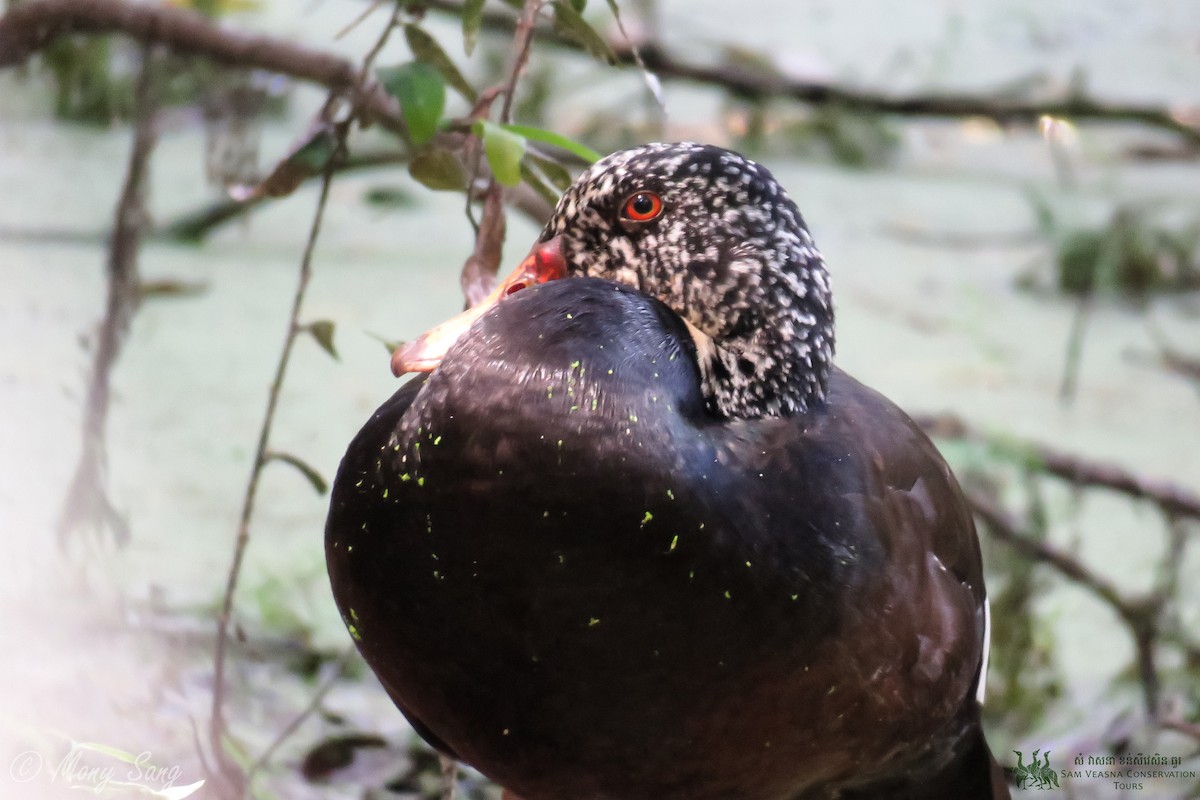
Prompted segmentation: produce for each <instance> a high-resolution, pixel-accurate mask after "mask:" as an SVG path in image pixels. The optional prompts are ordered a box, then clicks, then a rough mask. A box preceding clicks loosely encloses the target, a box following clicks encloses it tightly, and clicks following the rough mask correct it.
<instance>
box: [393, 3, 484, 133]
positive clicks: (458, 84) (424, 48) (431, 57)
mask: <svg viewBox="0 0 1200 800" xmlns="http://www.w3.org/2000/svg"><path fill="white" fill-rule="evenodd" d="M404 38H405V40H406V41H407V42H408V49H410V50H412V54H413V55H414V56H416V58H417V60H418V61H420V62H422V63H424V64H428V65H429V66H431V67H433V68H434V69H436V70H437V71H438V73H439V74H440V75H441V76H442V80H444V81H445V82H446V84H447V85H448V86H450V87H451V88H452V89H454V91H456V92H458V93H459V94H461V95H462V96H463V97H465V98H466V99H467V102H469V103H474V102H475V98H476V97H478V92H476V91H475V87H474V86H472V85H471V84H470V83H468V82H467V79H466V78H464V77H463V74H462V73H461V72H459V70H458V67H457V66H456V65H455V64H454V61H453V60H451V58H450V56H448V55H447V54H446V51H445V50H443V49H442V46H441V45H440V44H438V41H437V39H434V38H433V37H432V36H430V35H429V33H428V32H427V31H426V30H425V29H424V28H421V27H420V26H418V25H413V24H412V23H409V24H408V25H405V26H404ZM440 113H441V112H440V111H439V115H440Z"/></svg>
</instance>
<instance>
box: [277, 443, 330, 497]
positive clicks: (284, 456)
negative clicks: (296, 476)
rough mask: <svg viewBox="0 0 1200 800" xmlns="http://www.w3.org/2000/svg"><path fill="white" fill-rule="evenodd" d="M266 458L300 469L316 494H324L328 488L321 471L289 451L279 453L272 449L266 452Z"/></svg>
mask: <svg viewBox="0 0 1200 800" xmlns="http://www.w3.org/2000/svg"><path fill="white" fill-rule="evenodd" d="M266 460H267V461H282V462H284V463H285V464H291V465H292V466H293V467H295V468H296V469H298V470H299V471H300V474H301V475H303V476H304V477H305V478H307V479H308V482H309V483H311V484H312V487H313V489H315V490H316V491H317V494H325V492H327V491H328V490H329V484H327V483H326V482H325V479H324V478H322V477H321V473H319V472H317V471H316V470H315V469H314V468H313V467H312V466H311V465H309V464H307V463H305V462H304V461H302V460H300V458H298V457H297V456H294V455H292V454H291V453H280V452H276V451H274V450H273V451H271V452H270V453H267V459H266Z"/></svg>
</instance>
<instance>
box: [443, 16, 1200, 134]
mask: <svg viewBox="0 0 1200 800" xmlns="http://www.w3.org/2000/svg"><path fill="white" fill-rule="evenodd" d="M426 5H428V6H429V7H430V8H432V9H434V10H437V11H442V12H446V13H450V14H455V15H461V13H462V3H460V2H456V0H426ZM516 26H517V21H516V18H515V17H514V16H513V15H512V14H509V13H507V12H504V11H499V10H487V11H485V12H484V14H483V19H482V27H483V28H484V29H486V30H491V31H495V32H501V33H505V34H511V33H512V32H514V31H515V30H516ZM537 35H538V38H539V39H541V40H543V41H545V42H547V43H550V44H554V45H556V46H559V47H564V48H569V49H572V50H581V49H582V48H581V47H580V46H579V45H578V44H576V43H575V42H573V41H571V40H569V39H567V38H565V37H563V36H560V35H559V34H557V33H555V32H554V31H552V30H550V29H549V28H548V27H546V26H544V25H539V26H538V29H537ZM612 47H613V50H614V51H615V52H616V54H617V61H618V63H619V64H621V65H623V66H637V52H640V54H641V58H642V61H643V63H644V65H645V68H646V69H648V70H649V71H651V72H653V73H654V74H655V75H657V76H658V77H659V78H661V79H663V80H675V81H686V82H690V83H701V84H704V85H706V86H717V87H720V88H723V89H725V90H726V91H728V92H730V93H732V94H735V95H739V96H741V97H748V98H755V99H766V98H771V97H780V98H787V99H791V100H796V101H799V102H802V103H808V104H810V105H835V106H839V107H842V108H846V109H850V110H852V111H862V112H871V113H877V114H895V115H897V116H907V117H934V118H947V117H985V118H988V119H992V120H994V121H996V122H998V123H1002V124H1009V123H1025V124H1033V123H1036V122H1037V121H1038V120H1039V119H1041V118H1042V117H1043V116H1051V117H1065V118H1067V119H1070V120H1072V121H1074V122H1130V123H1137V124H1140V125H1145V126H1147V127H1151V128H1158V129H1160V130H1165V131H1169V132H1170V133H1173V134H1175V135H1177V136H1180V137H1182V138H1183V139H1184V140H1186V141H1187V142H1188V144H1189V145H1190V146H1191V147H1192V148H1193V149H1200V128H1197V127H1195V126H1193V125H1189V124H1187V123H1186V122H1184V121H1183V120H1182V119H1180V118H1179V117H1178V115H1176V114H1174V113H1172V112H1171V111H1170V110H1168V109H1164V108H1161V107H1158V106H1151V105H1138V104H1117V103H1103V102H1100V101H1098V100H1094V99H1092V98H1090V97H1087V96H1086V95H1083V94H1081V93H1078V92H1075V93H1071V94H1068V95H1066V96H1064V97H1061V98H1059V99H1056V100H1048V101H1044V102H1037V101H1033V100H1023V99H1015V98H1011V97H1006V96H996V95H993V96H988V95H974V94H962V93H945V94H924V95H922V94H917V95H895V94H889V93H886V92H878V91H871V90H867V89H855V88H850V87H847V86H841V85H838V84H835V83H829V82H820V81H805V80H796V79H792V78H788V77H787V76H785V75H782V74H772V73H771V72H769V71H764V70H762V69H751V68H747V67H742V66H739V65H736V64H716V65H707V64H700V63H697V62H694V61H688V60H686V59H684V58H682V57H680V56H679V55H677V54H674V53H671V52H670V51H669V50H667V49H666V48H665V47H664V46H663V45H662V44H661V43H659V42H642V43H641V44H639V45H638V48H637V52H635V50H634V49H633V48H632V47H630V46H629V44H628V43H624V42H614V43H612Z"/></svg>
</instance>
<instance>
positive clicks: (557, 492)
mask: <svg viewBox="0 0 1200 800" xmlns="http://www.w3.org/2000/svg"><path fill="white" fill-rule="evenodd" d="M833 355H834V307H833V299H832V293H831V286H830V280H829V273H828V270H827V267H826V265H825V262H824V259H823V257H822V256H821V254H820V252H819V251H818V249H817V247H816V246H815V244H814V242H813V238H812V236H811V234H810V232H809V230H808V227H807V226H806V224H805V221H804V219H803V218H802V217H801V214H800V212H799V210H798V208H797V206H796V204H795V202H794V201H793V200H792V199H791V197H790V196H789V195H788V193H787V192H786V191H785V190H784V188H783V187H782V186H781V185H780V184H779V182H778V181H777V180H776V179H775V178H774V176H773V175H772V174H771V172H770V171H769V170H768V169H767V168H766V167H764V166H762V165H761V164H758V163H756V162H755V161H752V160H751V159H749V158H746V157H744V156H742V155H740V154H738V153H736V152H733V151H731V150H727V149H724V148H721V147H718V146H715V145H708V144H700V143H694V142H671V143H655V144H648V145H643V146H640V147H636V148H633V149H629V150H624V151H620V152H617V153H614V154H612V155H609V156H607V157H605V158H603V159H601V160H599V161H597V162H596V163H595V164H593V165H592V166H591V167H589V168H588V169H587V170H585V171H584V172H583V173H582V174H581V175H580V176H579V178H578V179H577V180H576V181H575V182H574V183H573V184H572V185H571V186H570V187H569V188H568V189H567V191H566V192H565V193H564V194H563V195H562V197H561V199H560V201H559V202H558V205H557V207H556V209H555V211H554V213H553V215H552V217H551V218H550V219H549V221H548V222H547V223H546V225H545V227H544V229H543V230H542V232H541V234H540V236H539V237H538V239H537V241H536V242H535V244H534V246H533V248H532V249H531V250H530V252H529V255H528V256H527V257H526V258H525V259H524V260H523V261H522V262H521V263H520V265H519V266H518V267H517V269H516V270H514V272H513V273H512V274H511V275H509V276H508V277H506V278H504V279H503V280H501V281H499V282H498V283H497V285H496V286H495V289H494V290H493V291H492V293H491V294H490V295H489V296H488V297H487V298H486V299H485V300H484V301H483V302H481V303H480V304H479V305H477V306H475V307H474V308H471V309H469V310H468V311H466V312H464V313H463V314H462V315H460V316H459V317H456V318H454V319H452V320H450V321H448V322H446V323H443V324H442V325H439V326H437V327H435V328H434V329H432V330H430V331H428V332H427V333H425V334H423V335H422V336H421V337H419V338H417V339H415V340H413V341H411V342H409V343H407V344H405V345H403V346H401V347H400V348H399V349H397V350H396V351H395V353H394V355H393V357H392V364H391V366H392V369H393V371H394V372H395V373H396V374H397V375H403V374H406V373H411V372H415V373H418V374H417V375H416V376H415V377H413V378H411V379H410V380H409V381H408V382H407V383H405V384H404V385H403V386H401V388H400V389H399V390H398V391H397V392H396V393H395V394H394V395H393V396H392V397H391V398H390V399H388V400H387V401H386V402H384V403H383V405H382V406H380V408H379V409H378V410H377V411H376V412H375V413H374V415H372V417H371V418H370V419H369V420H368V421H367V422H366V424H365V426H364V427H363V428H362V430H361V431H360V432H359V433H358V435H357V436H355V437H354V439H353V440H352V441H351V443H350V445H349V447H348V449H347V451H346V454H345V457H344V459H343V460H342V462H341V466H340V468H339V470H338V473H337V478H336V480H335V482H334V485H333V488H332V491H331V503H330V510H329V515H328V519H327V523H326V532H325V548H326V560H327V566H328V572H329V578H330V583H331V587H332V591H333V596H334V599H335V601H336V603H337V605H338V608H339V611H340V613H341V615H342V618H343V620H344V622H345V624H346V627H347V629H348V631H349V633H350V635H351V637H352V638H353V640H354V642H355V643H356V645H357V647H358V650H359V651H360V653H361V654H362V656H363V658H364V659H365V661H366V663H367V664H368V665H369V666H370V668H371V670H373V672H374V673H375V675H376V676H377V677H378V679H379V682H380V683H381V684H382V686H383V688H384V690H385V691H386V693H387V694H388V696H389V697H390V698H391V700H392V701H393V702H394V703H395V705H396V706H397V707H398V708H399V710H400V711H401V712H402V713H403V714H404V716H405V717H406V718H407V719H408V721H409V722H410V723H411V725H412V727H413V728H414V729H415V731H416V732H417V733H418V734H419V735H420V736H421V737H422V738H424V739H425V740H426V741H427V742H428V743H429V744H430V745H432V746H433V747H434V748H436V749H437V750H438V751H439V752H441V753H443V754H445V755H447V756H449V757H451V758H454V759H457V760H459V761H462V762H465V763H467V764H469V765H471V766H472V767H474V768H475V769H477V770H479V771H480V772H481V773H483V774H484V775H485V776H487V777H488V778H490V779H492V780H494V781H495V782H496V783H498V784H499V785H500V786H501V787H503V788H504V791H505V795H504V796H505V798H506V800H676V799H677V800H833V798H841V799H842V800H856V799H859V798H862V799H865V798H872V799H873V800H923V799H925V798H928V799H930V800H932V798H938V799H939V800H944V799H945V798H956V800H984V799H985V798H986V799H987V800H1000V799H1002V798H1008V797H1009V792H1008V788H1007V785H1006V782H1005V777H1004V773H1003V771H1002V770H1001V768H1000V767H999V766H998V765H997V763H996V761H995V759H994V758H993V757H992V755H991V752H990V750H989V747H988V744H987V741H986V738H985V736H984V732H983V729H982V725H981V716H980V714H981V711H980V709H981V702H982V690H983V686H984V681H985V673H986V661H987V649H988V629H989V624H990V622H989V612H988V605H987V597H986V592H985V587H984V574H983V564H982V559H981V554H980V547H979V541H978V538H977V535H976V531H975V527H974V522H973V519H972V514H971V511H970V508H969V505H968V503H967V501H966V500H965V499H964V496H963V493H962V491H961V490H960V487H959V485H958V483H957V482H956V480H955V478H954V475H953V474H952V472H951V470H950V468H949V467H948V466H947V464H946V461H945V460H944V459H943V458H942V456H941V455H940V453H939V452H938V450H937V448H936V447H935V446H934V444H933V443H932V442H931V441H930V440H929V439H928V438H927V437H926V435H925V434H924V433H923V432H922V431H921V429H920V428H919V427H918V426H917V425H916V424H914V422H913V421H912V420H911V419H910V418H909V417H908V416H907V415H906V414H905V413H904V412H903V411H901V410H900V409H899V408H898V407H897V406H896V405H894V404H893V403H891V402H890V401H889V400H887V399H886V398H885V397H884V396H883V395H881V394H879V393H878V392H876V391H874V390H872V389H870V388H868V387H866V386H865V385H863V384H861V383H859V382H858V381H856V380H855V379H854V378H852V377H851V376H850V375H848V374H846V373H845V372H843V371H841V370H840V369H839V368H838V367H837V366H835V365H834V363H833Z"/></svg>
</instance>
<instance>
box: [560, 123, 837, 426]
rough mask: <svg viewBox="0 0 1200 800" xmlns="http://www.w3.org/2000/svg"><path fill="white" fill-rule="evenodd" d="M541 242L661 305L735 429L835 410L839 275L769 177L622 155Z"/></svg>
mask: <svg viewBox="0 0 1200 800" xmlns="http://www.w3.org/2000/svg"><path fill="white" fill-rule="evenodd" d="M541 241H543V242H548V241H555V242H556V243H557V246H558V248H559V251H560V252H561V254H562V257H563V258H564V260H565V261H566V266H567V271H568V273H569V274H576V275H590V276H593V277H600V278H607V279H609V280H614V281H618V282H620V283H624V284H628V285H630V286H635V287H637V288H638V289H640V290H641V291H643V292H645V293H647V294H649V295H651V296H653V297H656V298H658V299H659V300H661V301H662V302H664V303H665V304H667V305H668V306H670V307H671V308H672V309H673V310H674V311H675V312H676V313H678V314H679V315H680V316H681V317H683V318H684V319H685V320H686V321H687V322H688V323H689V324H690V325H691V326H692V327H693V329H695V330H696V331H698V332H699V334H702V336H697V337H696V338H697V340H698V348H697V349H698V353H699V358H700V362H701V363H700V366H701V369H702V372H703V374H704V378H705V381H704V383H705V385H704V392H705V396H706V399H707V401H708V404H709V407H710V408H711V409H712V410H713V411H714V412H715V413H718V414H720V415H722V416H726V417H740V418H757V417H764V416H775V415H787V414H794V413H800V412H803V411H805V410H807V409H809V408H812V407H814V406H817V405H820V404H821V403H822V402H824V398H825V388H826V383H827V380H828V376H829V370H830V366H831V362H832V357H833V343H834V334H833V303H832V297H831V293H830V288H829V276H828V272H827V271H826V268H825V263H824V261H823V260H822V258H821V254H820V253H819V252H818V251H817V248H816V246H815V245H814V244H813V240H812V237H811V236H810V235H809V232H808V229H807V228H806V227H805V225H804V220H803V218H802V217H801V216H800V212H799V210H797V208H796V204H795V203H793V202H792V199H791V198H790V197H788V194H787V192H785V191H784V189H783V187H781V186H780V185H779V183H778V182H777V181H776V180H775V178H774V176H773V175H771V173H770V171H768V170H767V169H766V168H765V167H763V166H761V165H760V164H756V163H755V162H753V161H751V160H750V159H748V158H745V157H743V156H741V155H738V154H737V153H734V152H732V151H729V150H725V149H723V148H720V147H714V146H711V145H702V144H694V143H690V142H681V143H672V144H648V145H644V146H642V147H637V148H634V149H632V150H624V151H621V152H618V153H614V154H612V155H610V156H608V157H607V158H604V159H603V160H601V161H599V162H597V163H596V164H594V165H593V166H592V167H591V168H590V169H588V170H587V171H586V172H584V173H583V174H582V175H581V176H580V177H579V179H578V180H577V181H576V182H575V183H574V184H573V185H572V186H571V187H570V188H569V189H568V190H567V192H566V193H565V194H564V195H563V197H562V199H561V200H560V201H559V203H558V208H557V209H556V211H555V213H554V216H553V217H552V218H551V219H550V221H549V222H548V223H547V224H546V227H545V229H544V230H543V232H542V236H541Z"/></svg>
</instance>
